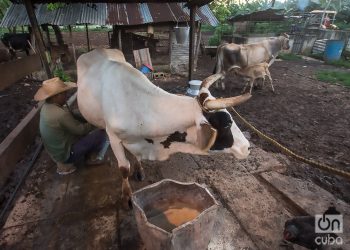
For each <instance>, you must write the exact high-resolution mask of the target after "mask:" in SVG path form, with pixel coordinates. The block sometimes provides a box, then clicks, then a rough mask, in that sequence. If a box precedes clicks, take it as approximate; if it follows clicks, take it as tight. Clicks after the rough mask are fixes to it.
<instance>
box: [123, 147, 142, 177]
mask: <svg viewBox="0 0 350 250" xmlns="http://www.w3.org/2000/svg"><path fill="white" fill-rule="evenodd" d="M125 152H126V157H127V158H128V159H129V161H130V162H131V165H132V166H134V174H133V175H134V178H135V179H136V180H137V181H143V180H144V179H145V171H144V169H143V167H142V164H141V159H140V158H139V157H137V156H135V155H134V154H132V153H131V152H130V151H129V150H127V149H126V148H125Z"/></svg>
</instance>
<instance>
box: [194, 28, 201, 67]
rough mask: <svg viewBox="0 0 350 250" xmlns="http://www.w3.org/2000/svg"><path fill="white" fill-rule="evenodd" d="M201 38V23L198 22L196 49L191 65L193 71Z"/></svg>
mask: <svg viewBox="0 0 350 250" xmlns="http://www.w3.org/2000/svg"><path fill="white" fill-rule="evenodd" d="M201 39H202V23H201V22H199V23H198V29H197V42H196V50H195V52H194V65H193V71H196V70H197V61H198V54H199V47H200V44H201Z"/></svg>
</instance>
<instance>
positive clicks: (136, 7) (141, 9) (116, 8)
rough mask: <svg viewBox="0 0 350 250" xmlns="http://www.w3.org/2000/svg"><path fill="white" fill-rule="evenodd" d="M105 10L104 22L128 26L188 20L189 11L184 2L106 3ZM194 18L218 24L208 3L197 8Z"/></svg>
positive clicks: (210, 23)
mask: <svg viewBox="0 0 350 250" xmlns="http://www.w3.org/2000/svg"><path fill="white" fill-rule="evenodd" d="M107 12H108V13H107V21H106V24H111V25H112V24H117V25H126V26H129V25H142V24H151V23H165V22H188V21H189V20H190V16H189V13H190V11H189V9H188V8H187V7H185V3H165V4H164V3H136V4H117V3H108V4H107ZM195 19H196V21H198V20H201V21H202V22H203V23H205V24H209V25H212V26H217V25H218V24H219V22H218V20H217V18H216V17H215V16H214V14H213V12H212V11H211V10H210V8H209V6H208V5H204V6H202V7H200V8H198V11H197V13H196V17H195Z"/></svg>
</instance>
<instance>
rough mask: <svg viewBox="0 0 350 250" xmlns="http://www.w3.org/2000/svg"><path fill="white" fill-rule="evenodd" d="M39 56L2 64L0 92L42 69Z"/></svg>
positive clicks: (0, 66)
mask: <svg viewBox="0 0 350 250" xmlns="http://www.w3.org/2000/svg"><path fill="white" fill-rule="evenodd" d="M41 67H42V66H41V61H40V56H39V54H36V55H31V56H26V57H23V58H21V59H18V60H15V61H10V62H7V63H2V64H0V75H1V82H0V90H3V89H5V88H7V87H9V86H10V85H11V84H13V83H15V82H17V81H18V80H20V79H22V78H23V77H25V76H27V75H29V74H30V73H32V72H34V71H38V70H40V69H41Z"/></svg>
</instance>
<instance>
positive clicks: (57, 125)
mask: <svg viewBox="0 0 350 250" xmlns="http://www.w3.org/2000/svg"><path fill="white" fill-rule="evenodd" d="M39 126H40V134H41V137H42V140H43V143H44V146H45V148H46V150H47V151H48V152H49V154H50V156H51V157H52V158H53V160H54V161H56V162H65V161H66V160H67V159H68V158H69V155H70V150H71V146H72V144H74V143H75V142H76V141H77V140H78V139H79V138H80V137H81V136H83V135H85V134H87V133H89V132H90V131H91V130H92V129H93V126H92V125H90V124H89V123H82V122H80V121H78V120H76V119H75V118H74V117H73V115H72V114H71V113H70V112H69V110H68V109H67V108H66V107H60V106H58V105H56V104H50V103H44V105H43V106H42V108H41V111H40V125H39Z"/></svg>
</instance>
